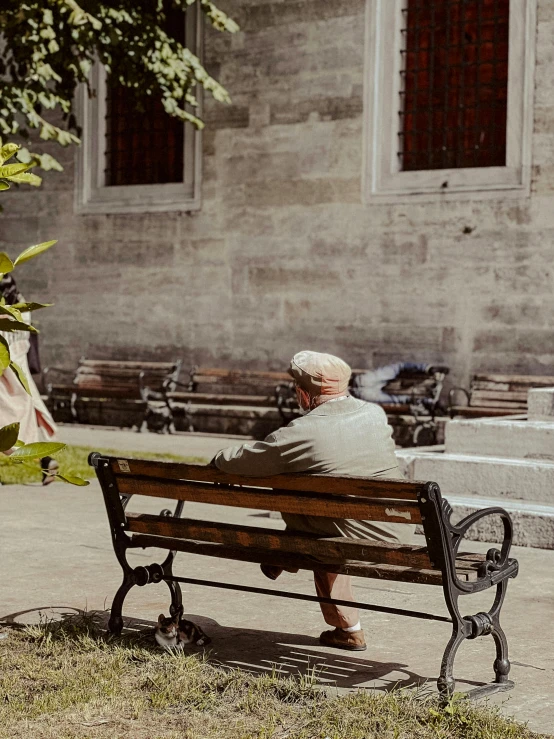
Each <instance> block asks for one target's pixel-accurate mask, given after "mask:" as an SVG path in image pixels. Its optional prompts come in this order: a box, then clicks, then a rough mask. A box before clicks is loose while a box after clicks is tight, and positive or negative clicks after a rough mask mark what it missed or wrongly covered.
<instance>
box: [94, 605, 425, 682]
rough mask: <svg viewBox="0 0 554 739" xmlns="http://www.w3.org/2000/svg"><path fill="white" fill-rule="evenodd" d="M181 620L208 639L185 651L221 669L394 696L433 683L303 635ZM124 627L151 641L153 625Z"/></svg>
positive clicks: (400, 666)
mask: <svg viewBox="0 0 554 739" xmlns="http://www.w3.org/2000/svg"><path fill="white" fill-rule="evenodd" d="M185 617H186V618H188V619H190V620H192V621H194V622H195V623H196V624H198V625H199V626H200V627H201V628H202V629H203V630H204V631H205V632H206V633H207V634H208V635H209V636H210V637H211V639H212V643H211V644H210V645H209V646H208V647H207V648H206V649H200V648H197V647H196V648H190V652H192V653H194V652H195V653H197V654H204V655H205V656H206V657H207V659H208V661H209V662H211V663H212V664H217V665H221V666H223V667H227V668H240V669H242V670H246V671H248V672H250V673H252V674H256V675H262V674H272V673H274V674H278V675H280V676H281V677H287V676H291V675H296V676H299V675H300V676H315V678H316V681H317V682H318V683H319V684H321V685H327V686H330V687H332V686H335V687H337V688H368V689H369V688H371V689H374V688H378V689H380V690H393V689H394V688H407V687H411V688H415V687H422V686H424V685H426V684H429V687H430V688H431V687H434V684H435V679H436V678H433V677H430V676H424V675H419V674H417V673H415V672H412V671H411V670H409V669H408V666H407V665H405V664H401V663H398V662H379V661H376V660H372V659H371V657H370V656H369V655H370V652H369V650H368V651H367V652H363V653H355V652H354V653H352V652H343V651H340V650H332V649H324V648H322V647H321V645H320V644H319V641H318V639H317V638H315V637H312V636H306V635H305V634H290V633H279V632H275V631H264V630H260V629H243V628H241V629H237V628H233V627H228V626H222V625H221V624H219V623H217V621H215V620H213V619H210V618H206V617H204V616H199V615H196V614H188V615H185ZM104 618H106V616H104ZM125 624H126V625H125V632H127V633H132V632H140V633H144V634H148V633H149V634H152V635H153V631H154V626H155V624H154V622H152V621H146V620H143V619H134V618H127V619H125ZM152 640H153V636H152ZM362 655H363V656H362ZM366 655H368V656H366ZM376 683H377V684H376Z"/></svg>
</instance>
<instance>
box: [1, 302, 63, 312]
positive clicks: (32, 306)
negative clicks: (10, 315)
mask: <svg viewBox="0 0 554 739" xmlns="http://www.w3.org/2000/svg"><path fill="white" fill-rule="evenodd" d="M53 305H54V303H14V304H13V305H12V306H11V307H12V308H16V309H17V310H19V311H21V312H22V313H27V312H28V311H33V310H40V309H41V308H51V307H52V306H53Z"/></svg>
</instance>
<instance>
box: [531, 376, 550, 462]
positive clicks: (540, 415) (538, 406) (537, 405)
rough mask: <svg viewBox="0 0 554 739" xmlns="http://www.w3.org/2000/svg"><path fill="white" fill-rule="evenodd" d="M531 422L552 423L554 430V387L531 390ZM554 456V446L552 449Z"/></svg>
mask: <svg viewBox="0 0 554 739" xmlns="http://www.w3.org/2000/svg"><path fill="white" fill-rule="evenodd" d="M527 403H528V414H529V420H530V421H550V422H551V423H552V424H553V426H552V428H553V430H554V387H544V388H543V387H541V388H533V389H531V390H529V395H528V398H527ZM552 454H553V456H554V446H553V447H552Z"/></svg>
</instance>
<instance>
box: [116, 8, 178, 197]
mask: <svg viewBox="0 0 554 739" xmlns="http://www.w3.org/2000/svg"><path fill="white" fill-rule="evenodd" d="M166 18H167V20H166V31H167V32H168V33H170V34H171V35H172V36H173V37H174V38H176V39H177V40H178V41H180V42H181V43H183V44H184V42H185V29H184V15H183V13H182V11H180V10H177V9H173V8H168V9H167V10H166ZM106 102H107V106H106V152H105V153H106V169H105V182H106V185H108V186H110V185H111V186H115V185H154V184H163V183H167V182H183V170H184V143H185V142H184V138H185V136H184V124H183V123H182V121H179V120H178V119H177V118H173V117H171V116H170V115H168V114H167V113H166V112H165V110H164V107H163V104H162V102H161V100H160V99H159V98H156V99H151V98H146V99H144V98H140V97H139V96H137V95H136V94H135V92H134V90H133V89H131V88H128V87H121V86H120V85H117V84H114V85H111V84H110V83H109V80H108V93H107V101H106Z"/></svg>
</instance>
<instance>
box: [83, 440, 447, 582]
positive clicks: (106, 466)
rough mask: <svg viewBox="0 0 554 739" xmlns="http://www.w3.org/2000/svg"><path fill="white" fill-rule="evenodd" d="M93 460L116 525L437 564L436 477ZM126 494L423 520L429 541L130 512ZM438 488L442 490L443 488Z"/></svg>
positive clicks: (147, 542) (223, 541)
mask: <svg viewBox="0 0 554 739" xmlns="http://www.w3.org/2000/svg"><path fill="white" fill-rule="evenodd" d="M90 461H91V464H93V465H94V466H95V468H96V471H97V475H98V478H99V480H100V483H101V485H102V489H103V493H104V498H105V502H106V508H107V511H108V515H109V517H110V522H111V524H112V531H117V530H120V529H121V528H123V529H124V530H126V531H129V532H133V534H134V535H141V536H143V537H147V536H154V537H155V536H162V537H169V538H174V539H192V540H195V541H196V542H208V543H211V544H214V543H216V544H220V545H225V546H226V547H233V546H235V547H243V548H244V547H253V548H256V547H258V548H261V549H268V548H269V549H271V550H275V551H276V552H281V553H284V554H286V555H291V554H296V555H310V556H312V557H316V558H319V559H321V560H322V561H329V558H331V559H332V558H337V559H338V560H340V559H353V560H357V561H361V562H372V563H384V564H391V565H397V566H398V565H400V566H404V567H408V568H418V569H422V568H423V569H429V570H430V569H433V568H434V569H436V567H437V566H438V565H437V539H438V538H439V539H440V524H438V523H437V522H438V519H439V517H440V511H438V510H437V511H436V512H435V513H433V510H431V509H430V508H429V506H430V500H429V497H430V496H429V495H428V494H427V492H428V489H429V485H434V483H422V482H408V481H404V480H386V479H377V478H362V477H350V476H339V475H306V474H288V475H278V476H273V477H243V476H238V475H230V474H226V473H223V472H221V471H220V470H217V469H215V468H212V467H209V466H203V465H190V464H180V463H172V462H152V461H144V460H138V459H119V458H114V457H103V456H101V455H99V454H93V455H91V458H90ZM435 487H436V486H435ZM437 490H438V489H437ZM120 495H122V496H131V495H145V496H150V497H155V498H164V499H173V500H177V501H194V502H200V503H211V504H217V505H224V506H233V507H239V508H254V509H260V510H264V511H281V512H283V513H295V514H304V515H311V516H322V517H325V518H339V519H344V518H350V519H356V520H364V519H365V520H371V521H386V522H389V523H401V524H421V523H423V526H424V530H425V535H426V537H427V545H428V546H427V547H421V546H404V545H400V544H390V543H377V542H370V541H367V540H359V539H354V538H352V539H351V538H347V537H337V538H331V539H330V538H326V539H325V541H319V540H318V537H316V536H310V535H309V534H306V535H304V534H298V535H296V534H294V533H291V532H283V531H275V530H273V529H263V528H258V527H249V526H238V525H232V524H224V523H215V522H211V521H201V520H191V519H175V518H172V517H167V516H162V515H160V516H152V515H148V514H131V513H126V512H125V510H124V506H123V504H122V502H121V501H120V497H119V496H120ZM438 496H439V498H440V493H438ZM433 505H435V504H433ZM422 511H424V512H425V513H424V515H422ZM155 545H156V543H155V539H154V540H152V539H147V538H144V539H143V540H142V543H141V546H155ZM429 552H431V555H430V553H429ZM431 557H432V559H433V561H434V563H435V564H434V565H433V564H432V560H431ZM439 558H440V555H439ZM261 561H263V560H261Z"/></svg>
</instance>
